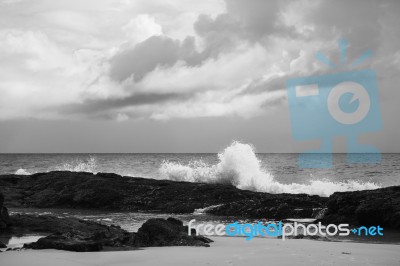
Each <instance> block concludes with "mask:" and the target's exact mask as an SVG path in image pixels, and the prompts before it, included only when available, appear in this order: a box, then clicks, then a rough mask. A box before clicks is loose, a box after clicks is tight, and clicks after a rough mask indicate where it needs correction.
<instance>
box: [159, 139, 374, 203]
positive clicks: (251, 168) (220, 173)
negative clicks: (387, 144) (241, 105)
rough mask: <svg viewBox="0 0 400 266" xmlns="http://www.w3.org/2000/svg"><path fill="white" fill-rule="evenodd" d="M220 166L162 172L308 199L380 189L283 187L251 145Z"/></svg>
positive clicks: (165, 166) (329, 184) (313, 184)
mask: <svg viewBox="0 0 400 266" xmlns="http://www.w3.org/2000/svg"><path fill="white" fill-rule="evenodd" d="M218 159H219V161H218V163H217V164H215V165H209V164H207V163H205V162H203V161H202V160H197V161H192V162H190V163H188V164H186V165H184V164H181V163H177V162H170V161H164V162H163V163H162V164H161V166H160V168H159V171H160V173H161V175H162V176H163V177H164V178H166V179H170V180H175V181H189V182H204V183H214V184H231V185H233V186H235V187H237V188H239V189H246V190H252V191H259V192H268V193H292V194H299V193H306V194H309V195H320V196H329V195H331V194H333V193H334V192H337V191H354V190H365V189H376V188H379V187H380V186H378V185H377V184H375V183H372V182H365V183H361V182H358V181H347V182H334V181H325V180H312V181H309V182H308V183H306V184H299V183H291V184H283V183H280V182H278V181H277V180H275V179H274V176H273V175H272V174H271V173H269V172H268V171H267V170H266V169H264V168H263V167H262V166H261V162H260V160H259V159H258V158H257V155H256V153H255V151H254V148H253V147H252V146H251V145H249V144H243V143H240V142H238V141H234V142H233V143H232V144H231V145H230V146H229V147H227V148H225V150H224V151H223V152H222V153H219V154H218Z"/></svg>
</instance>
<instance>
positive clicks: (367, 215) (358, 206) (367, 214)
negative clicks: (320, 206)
mask: <svg viewBox="0 0 400 266" xmlns="http://www.w3.org/2000/svg"><path fill="white" fill-rule="evenodd" d="M321 221H322V222H323V223H326V224H328V223H336V224H339V223H349V224H352V225H365V226H368V225H380V226H382V227H388V228H395V229H400V186H395V187H386V188H380V189H375V190H363V191H354V192H336V193H334V194H332V195H331V196H330V197H329V200H328V202H327V210H326V212H325V215H324V217H323V218H322V219H321Z"/></svg>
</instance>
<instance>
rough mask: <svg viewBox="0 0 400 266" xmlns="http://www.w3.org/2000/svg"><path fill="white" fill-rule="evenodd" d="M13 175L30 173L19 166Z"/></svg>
mask: <svg viewBox="0 0 400 266" xmlns="http://www.w3.org/2000/svg"><path fill="white" fill-rule="evenodd" d="M14 174H15V175H30V174H31V173H29V172H28V171H27V170H25V169H23V168H20V169H18V170H17V171H15V173H14Z"/></svg>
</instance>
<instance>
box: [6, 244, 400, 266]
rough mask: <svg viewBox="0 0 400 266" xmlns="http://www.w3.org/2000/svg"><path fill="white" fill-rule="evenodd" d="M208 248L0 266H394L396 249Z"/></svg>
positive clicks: (27, 253)
mask: <svg viewBox="0 0 400 266" xmlns="http://www.w3.org/2000/svg"><path fill="white" fill-rule="evenodd" d="M212 239H213V240H214V241H215V242H214V243H213V244H212V245H211V247H210V248H202V247H152V248H144V249H141V250H135V251H110V252H92V253H89V252H87V253H76V252H68V251H59V250H23V251H14V252H3V253H2V254H0V263H1V265H6V266H23V265H27V264H31V263H34V265H41V266H52V265H57V266H64V265H68V266H78V265H85V266H88V265H121V266H122V265H143V266H146V265H174V266H179V265H185V266H186V265H400V245H388V244H364V243H344V242H322V241H313V240H305V239H291V240H286V241H282V240H278V239H265V238H256V239H253V240H251V241H246V240H245V239H243V238H239V237H234V238H232V237H214V238H212Z"/></svg>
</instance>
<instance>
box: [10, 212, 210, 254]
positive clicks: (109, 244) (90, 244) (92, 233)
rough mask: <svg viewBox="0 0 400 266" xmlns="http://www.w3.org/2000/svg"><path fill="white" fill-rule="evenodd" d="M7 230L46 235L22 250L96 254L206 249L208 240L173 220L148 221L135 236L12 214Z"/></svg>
mask: <svg viewBox="0 0 400 266" xmlns="http://www.w3.org/2000/svg"><path fill="white" fill-rule="evenodd" d="M11 219H12V221H13V224H12V227H11V231H12V232H14V233H16V232H19V233H20V232H24V233H35V232H36V233H37V232H41V233H43V234H49V235H48V236H46V237H43V238H40V239H39V240H38V241H36V242H34V243H30V244H25V245H24V248H32V249H61V250H69V251H77V252H88V251H99V250H102V249H103V248H111V249H135V248H138V247H152V246H208V244H209V243H210V242H212V241H211V240H210V239H208V238H205V237H202V236H196V232H194V234H193V235H191V236H189V235H188V232H187V230H188V229H187V226H183V223H182V221H180V220H177V219H175V218H168V219H149V220H148V221H147V222H145V223H144V224H143V225H142V227H141V228H139V230H138V232H137V233H130V232H127V231H125V230H123V229H121V228H120V227H118V226H107V225H102V224H99V223H96V222H92V221H85V220H80V219H77V218H71V217H69V218H58V217H55V216H51V215H28V214H23V215H21V214H16V215H12V216H11Z"/></svg>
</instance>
